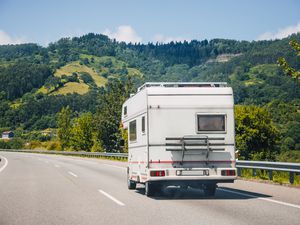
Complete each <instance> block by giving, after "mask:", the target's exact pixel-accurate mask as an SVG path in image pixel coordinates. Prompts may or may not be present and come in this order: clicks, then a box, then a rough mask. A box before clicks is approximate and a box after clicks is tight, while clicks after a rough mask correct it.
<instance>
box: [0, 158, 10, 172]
mask: <svg viewBox="0 0 300 225" xmlns="http://www.w3.org/2000/svg"><path fill="white" fill-rule="evenodd" d="M0 157H1V158H3V159H4V160H5V163H4V165H3V166H2V167H1V168H0V173H1V172H2V171H3V170H4V169H5V167H7V165H8V160H7V158H5V157H4V156H2V155H1V156H0Z"/></svg>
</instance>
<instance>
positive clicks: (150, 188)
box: [145, 182, 156, 197]
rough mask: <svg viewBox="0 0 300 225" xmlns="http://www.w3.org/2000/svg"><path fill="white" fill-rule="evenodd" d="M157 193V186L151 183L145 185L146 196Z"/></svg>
mask: <svg viewBox="0 0 300 225" xmlns="http://www.w3.org/2000/svg"><path fill="white" fill-rule="evenodd" d="M155 192H156V190H155V185H154V184H153V183H150V182H146V183H145V195H146V196H147V197H150V196H153V194H154V193H155Z"/></svg>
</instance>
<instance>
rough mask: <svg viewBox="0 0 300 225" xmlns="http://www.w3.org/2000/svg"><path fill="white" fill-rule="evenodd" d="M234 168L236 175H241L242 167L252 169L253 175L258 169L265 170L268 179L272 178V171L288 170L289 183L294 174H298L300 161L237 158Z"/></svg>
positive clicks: (293, 179) (292, 179) (292, 180)
mask: <svg viewBox="0 0 300 225" xmlns="http://www.w3.org/2000/svg"><path fill="white" fill-rule="evenodd" d="M236 168H237V171H238V176H241V173H242V169H252V175H253V176H254V177H255V176H256V172H257V170H258V169H259V170H266V171H268V175H269V180H273V171H280V172H288V173H289V181H290V183H291V184H293V183H294V181H295V175H297V174H300V163H286V162H266V161H245V160H237V161H236Z"/></svg>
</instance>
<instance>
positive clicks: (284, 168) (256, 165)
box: [0, 149, 300, 184]
mask: <svg viewBox="0 0 300 225" xmlns="http://www.w3.org/2000/svg"><path fill="white" fill-rule="evenodd" d="M0 151H6V152H27V153H42V154H56V155H70V156H84V157H116V158H123V159H126V158H128V154H127V153H112V152H84V151H80V152H69V151H47V150H25V149H0ZM236 168H237V172H238V176H241V173H242V169H252V175H253V176H254V177H255V176H256V172H257V170H266V171H268V175H269V179H270V180H273V171H281V172H288V173H289V181H290V183H291V184H293V183H294V180H295V175H297V174H300V163H286V162H266V161H245V160H236Z"/></svg>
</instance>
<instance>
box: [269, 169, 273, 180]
mask: <svg viewBox="0 0 300 225" xmlns="http://www.w3.org/2000/svg"><path fill="white" fill-rule="evenodd" d="M269 180H273V171H272V170H269Z"/></svg>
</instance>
